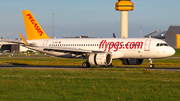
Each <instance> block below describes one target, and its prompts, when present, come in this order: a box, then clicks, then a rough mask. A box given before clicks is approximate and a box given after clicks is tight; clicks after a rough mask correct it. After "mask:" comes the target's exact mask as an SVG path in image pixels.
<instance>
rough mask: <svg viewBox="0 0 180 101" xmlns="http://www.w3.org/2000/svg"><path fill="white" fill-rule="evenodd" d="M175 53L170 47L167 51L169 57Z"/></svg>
mask: <svg viewBox="0 0 180 101" xmlns="http://www.w3.org/2000/svg"><path fill="white" fill-rule="evenodd" d="M175 52H176V51H175V50H174V48H172V47H171V48H170V49H169V55H170V56H172V55H174V54H175Z"/></svg>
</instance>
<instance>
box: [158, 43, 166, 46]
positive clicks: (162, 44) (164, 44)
mask: <svg viewBox="0 0 180 101" xmlns="http://www.w3.org/2000/svg"><path fill="white" fill-rule="evenodd" d="M156 46H168V44H167V43H157V45H156Z"/></svg>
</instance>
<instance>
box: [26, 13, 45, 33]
mask: <svg viewBox="0 0 180 101" xmlns="http://www.w3.org/2000/svg"><path fill="white" fill-rule="evenodd" d="M27 16H29V20H30V21H31V23H32V24H33V25H34V28H35V29H36V30H37V32H38V33H39V36H42V35H43V34H44V33H43V31H42V29H41V27H40V26H39V25H38V23H37V22H36V21H35V19H34V18H33V17H32V15H31V14H27Z"/></svg>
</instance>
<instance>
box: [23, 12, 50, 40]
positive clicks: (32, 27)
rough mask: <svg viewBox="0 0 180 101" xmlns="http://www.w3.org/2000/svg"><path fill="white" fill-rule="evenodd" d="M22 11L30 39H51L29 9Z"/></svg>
mask: <svg viewBox="0 0 180 101" xmlns="http://www.w3.org/2000/svg"><path fill="white" fill-rule="evenodd" d="M22 13H23V18H24V24H25V28H26V34H27V39H28V40H35V39H50V37H49V36H47V35H46V33H45V32H44V31H43V29H42V28H41V26H40V25H39V23H38V22H37V21H36V19H35V18H34V16H33V15H32V13H31V12H30V11H29V10H23V11H22Z"/></svg>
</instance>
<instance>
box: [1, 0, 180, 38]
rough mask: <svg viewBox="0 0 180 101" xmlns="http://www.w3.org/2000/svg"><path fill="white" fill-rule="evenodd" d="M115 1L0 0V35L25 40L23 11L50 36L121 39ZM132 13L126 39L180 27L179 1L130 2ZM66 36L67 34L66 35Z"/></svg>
mask: <svg viewBox="0 0 180 101" xmlns="http://www.w3.org/2000/svg"><path fill="white" fill-rule="evenodd" d="M117 1H118V0H0V36H2V37H3V38H10V39H15V38H19V33H22V34H23V36H24V37H26V31H25V27H24V20H23V16H22V10H30V11H31V12H32V14H33V15H34V17H35V18H36V20H37V21H38V22H39V24H40V25H41V27H42V28H43V30H44V31H45V33H46V34H47V35H49V36H50V37H51V36H52V13H55V15H54V26H55V28H54V36H55V37H57V38H62V37H63V36H69V35H70V36H80V35H87V36H93V34H92V33H93V32H94V36H96V37H101V36H102V37H109V38H111V37H113V35H112V33H115V34H116V36H117V37H120V11H116V10H115V3H116V2H117ZM131 1H132V2H133V3H134V10H133V11H129V18H128V19H129V37H131V38H133V37H140V27H142V28H143V31H142V32H143V36H144V35H146V34H148V33H150V32H152V31H154V30H160V31H165V30H168V28H169V26H170V25H180V6H179V5H180V0H131ZM66 33H67V34H66Z"/></svg>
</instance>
